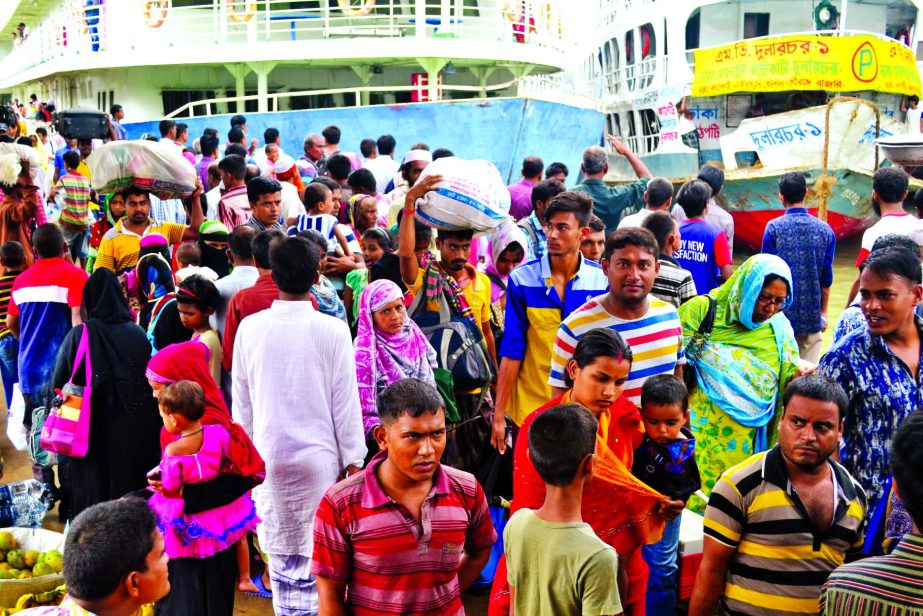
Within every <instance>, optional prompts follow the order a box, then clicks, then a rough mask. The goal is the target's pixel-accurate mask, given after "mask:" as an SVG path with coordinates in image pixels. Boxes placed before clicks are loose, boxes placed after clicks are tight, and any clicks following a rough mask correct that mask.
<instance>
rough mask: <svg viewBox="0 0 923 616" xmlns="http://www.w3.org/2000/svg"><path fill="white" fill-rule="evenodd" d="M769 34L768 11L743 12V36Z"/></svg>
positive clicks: (755, 36) (750, 36) (752, 36)
mask: <svg viewBox="0 0 923 616" xmlns="http://www.w3.org/2000/svg"><path fill="white" fill-rule="evenodd" d="M759 36H769V13H744V38H745V39H748V38H757V37H759Z"/></svg>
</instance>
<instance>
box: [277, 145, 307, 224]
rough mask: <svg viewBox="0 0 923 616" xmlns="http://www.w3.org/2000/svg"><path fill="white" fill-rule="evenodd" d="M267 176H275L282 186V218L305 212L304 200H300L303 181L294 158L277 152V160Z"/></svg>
mask: <svg viewBox="0 0 923 616" xmlns="http://www.w3.org/2000/svg"><path fill="white" fill-rule="evenodd" d="M269 177H273V178H275V179H276V181H277V182H279V184H280V185H281V186H282V220H288V219H289V218H297V217H298V216H301V215H302V214H307V212H306V211H305V209H304V202H303V201H302V200H301V195H303V194H304V182H303V181H302V179H301V175H299V174H298V166H297V165H296V164H295V159H294V158H292V157H291V156H289V155H288V154H279V160H277V161H276V162H275V164H274V165H273V168H272V173H271V174H269Z"/></svg>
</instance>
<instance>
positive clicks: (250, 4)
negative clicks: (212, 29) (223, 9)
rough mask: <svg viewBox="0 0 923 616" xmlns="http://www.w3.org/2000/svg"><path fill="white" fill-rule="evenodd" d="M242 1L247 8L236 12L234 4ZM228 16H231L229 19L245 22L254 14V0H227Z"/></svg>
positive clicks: (240, 22)
mask: <svg viewBox="0 0 923 616" xmlns="http://www.w3.org/2000/svg"><path fill="white" fill-rule="evenodd" d="M240 1H243V2H245V3H246V7H247V10H246V11H245V12H243V13H238V12H237V9H236V8H235V5H236V4H237V2H240ZM227 7H228V17H230V18H231V21H233V22H236V23H239V24H242V23H247V22H248V21H250V20H251V19H253V16H254V15H255V14H256V0H228V1H227Z"/></svg>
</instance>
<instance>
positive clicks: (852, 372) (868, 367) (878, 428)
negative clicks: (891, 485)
mask: <svg viewBox="0 0 923 616" xmlns="http://www.w3.org/2000/svg"><path fill="white" fill-rule="evenodd" d="M861 267H862V269H861V273H860V274H859V297H860V300H859V304H860V307H861V308H862V313H863V314H864V315H865V320H866V322H867V324H868V327H866V328H863V329H858V330H855V331H853V332H852V333H850V334H849V335H847V336H846V337H845V338H843V339H842V340H841V341H840V342H839V343H838V344H836V345H835V346H834V347H833V348H832V349H830V350H829V351H828V352H827V354H826V355H824V356H823V358H822V359H821V361H820V366H819V368H818V371H819V372H820V374H823V375H825V376H829V377H831V378H833V379H834V380H836V381H837V382H838V383H839V384H840V386H841V387H842V388H843V390H844V391H845V392H846V395H847V397H848V398H849V407H848V409H847V412H846V415H845V417H844V420H843V422H844V426H843V444H842V446H841V448H840V460H841V461H842V463H843V466H845V467H846V470H848V471H849V472H850V473H851V474H852V476H853V477H855V478H856V480H858V481H859V483H860V484H861V485H862V487H863V488H865V490H866V492H868V495H869V507H868V511H870V512H873V511H875V507H876V505H877V504H878V499H880V498H881V496H882V484H884V482H885V480H886V479H887V478H888V475H889V473H890V471H889V469H888V464H889V450H890V447H891V440H892V439H893V437H894V433H895V431H896V430H897V427H898V426H899V425H900V424H901V422H902V421H903V420H904V418H905V417H907V416H908V415H910V414H911V413H912V412H914V411H915V410H916V409H918V408H920V406H921V405H923V387H921V385H920V377H919V375H920V366H921V364H923V357H921V351H923V344H921V340H923V320H921V319H920V318H919V317H917V316H916V315H915V314H914V309H915V308H916V307H917V306H918V305H919V304H920V300H921V298H923V285H921V280H923V270H921V267H920V256H919V254H914V253H913V252H911V251H910V250H907V249H906V248H903V247H892V248H882V249H880V250H876V251H875V252H873V253H871V254H869V256H868V258H867V259H866V260H865V262H864V263H863V264H862V266H861Z"/></svg>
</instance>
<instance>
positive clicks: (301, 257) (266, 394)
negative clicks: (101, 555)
mask: <svg viewBox="0 0 923 616" xmlns="http://www.w3.org/2000/svg"><path fill="white" fill-rule="evenodd" d="M270 260H271V262H272V266H273V267H272V270H273V278H274V279H275V281H276V283H277V284H278V285H279V291H280V299H278V300H276V301H275V302H274V303H273V305H272V307H271V308H270V309H269V310H264V311H262V312H258V313H256V314H253V315H250V316H248V317H247V318H245V319H244V320H243V321H242V322H241V324H240V328H239V329H238V330H237V337H236V339H235V341H234V361H233V368H232V371H231V377H232V382H233V415H234V420H235V421H237V422H238V423H240V424H241V425H242V426H243V427H244V429H245V430H246V431H247V433H248V434H249V435H250V437H251V438H252V439H253V442H254V444H255V445H256V447H257V449H258V450H259V452H260V454H261V455H262V456H263V458H264V460H265V461H266V481H265V482H264V483H263V484H262V485H260V486H259V487H257V488H256V489H254V491H253V495H254V498H255V500H256V506H257V512H258V513H259V516H260V518H262V520H263V521H262V523H261V524H260V526H259V527H258V528H257V535H258V536H259V539H260V547H261V548H262V550H263V551H264V552H265V553H267V554H268V555H269V574H270V580H271V582H272V593H273V608H274V610H275V613H276V614H277V615H279V616H281V615H285V616H303V615H313V614H316V613H317V592H316V588H315V586H314V579H313V578H312V577H311V575H310V565H311V560H310V557H311V553H312V551H313V535H312V533H313V528H312V526H313V521H314V514H315V511H316V510H317V506H318V504H319V503H320V500H321V497H322V496H323V495H324V492H325V491H326V490H327V488H329V487H330V486H332V485H333V484H334V483H336V481H337V478H338V477H339V476H340V475H341V474H342V473H343V472H344V471H349V472H353V471H358V470H359V468H361V466H362V462H363V460H364V458H365V454H366V447H365V436H364V435H363V432H362V411H361V408H360V406H359V394H358V389H357V386H356V367H355V356H354V352H353V345H352V339H351V337H350V334H349V328H348V327H347V326H346V324H345V323H344V322H343V321H341V320H339V319H336V318H333V317H329V316H326V315H324V314H321V313H319V312H317V311H316V310H315V309H314V308H313V307H312V306H311V303H310V300H309V297H310V296H309V294H308V288H309V285H310V281H314V280H316V279H317V266H318V262H319V260H320V255H319V254H318V253H317V251H316V250H315V247H314V246H313V245H311V244H309V243H308V242H307V241H306V240H304V239H303V238H294V237H293V238H286V239H284V240H281V241H280V242H279V243H278V244H276V245H274V246H273V247H272V249H271V252H270Z"/></svg>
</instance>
